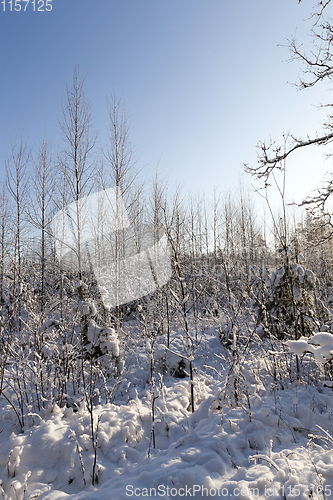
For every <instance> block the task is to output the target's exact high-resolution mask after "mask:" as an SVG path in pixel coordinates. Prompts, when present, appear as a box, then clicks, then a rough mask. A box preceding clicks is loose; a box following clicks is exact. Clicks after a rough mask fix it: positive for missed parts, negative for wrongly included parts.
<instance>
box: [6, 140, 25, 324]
mask: <svg viewBox="0 0 333 500" xmlns="http://www.w3.org/2000/svg"><path fill="white" fill-rule="evenodd" d="M29 159H30V153H29V151H28V148H27V145H25V144H24V143H23V139H22V138H21V140H20V142H19V144H18V145H12V148H11V155H10V157H9V158H8V159H7V161H6V170H7V187H8V191H9V194H10V195H11V197H12V199H13V201H14V205H15V209H14V213H13V233H14V238H13V239H14V254H13V257H12V262H13V290H14V296H13V300H14V301H15V302H16V303H17V308H16V311H17V317H18V323H17V325H18V331H19V332H20V331H21V305H22V303H21V295H22V290H21V288H22V284H23V276H22V253H23V250H22V239H23V234H24V209H25V206H24V203H25V201H26V196H27V165H28V162H29Z"/></svg>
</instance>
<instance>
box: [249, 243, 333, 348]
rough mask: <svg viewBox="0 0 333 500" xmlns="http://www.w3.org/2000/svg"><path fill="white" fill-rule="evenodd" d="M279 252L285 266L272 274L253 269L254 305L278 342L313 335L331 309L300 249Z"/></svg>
mask: <svg viewBox="0 0 333 500" xmlns="http://www.w3.org/2000/svg"><path fill="white" fill-rule="evenodd" d="M278 253H279V255H280V256H281V259H282V262H281V264H282V265H281V266H280V267H279V268H277V269H275V270H274V271H272V273H271V275H269V272H268V271H267V269H265V268H261V267H257V268H252V284H251V288H252V293H253V300H252V305H253V306H254V307H255V308H256V309H257V312H258V320H259V322H260V323H261V324H262V326H263V328H264V331H265V330H266V331H267V330H268V329H270V330H271V333H273V334H274V335H276V337H277V338H278V339H280V340H282V339H284V338H286V337H287V338H288V337H289V338H290V337H291V338H294V339H298V338H299V337H300V336H309V335H311V334H312V332H313V331H314V329H316V328H318V326H319V324H320V322H323V321H325V320H326V319H327V318H328V316H329V310H328V309H327V308H326V307H325V306H324V304H323V303H322V301H320V299H319V298H318V297H317V295H316V284H317V279H316V276H315V274H314V273H313V272H312V271H311V270H310V269H307V268H306V267H305V265H304V264H305V258H304V257H303V256H302V255H301V254H299V253H298V251H297V246H296V250H295V249H294V250H293V251H292V250H291V249H290V248H289V247H287V246H283V247H282V248H281V249H280V250H279V251H278ZM301 262H302V265H301Z"/></svg>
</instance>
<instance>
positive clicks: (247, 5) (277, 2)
mask: <svg viewBox="0 0 333 500" xmlns="http://www.w3.org/2000/svg"><path fill="white" fill-rule="evenodd" d="M13 1H15V0H13ZM51 3H52V6H53V9H52V11H51V12H34V11H33V9H32V4H31V3H30V4H29V5H28V6H27V9H26V12H22V11H21V12H15V11H13V12H9V2H8V0H6V11H5V12H3V10H2V9H3V5H2V4H0V42H1V52H0V134H1V142H0V162H1V163H0V175H1V173H2V175H4V174H3V173H4V167H3V163H4V158H5V157H6V155H7V154H8V153H9V150H10V144H11V142H15V140H17V139H19V138H20V137H21V135H23V137H24V138H25V140H27V141H28V143H29V146H31V147H33V146H34V145H35V144H36V143H38V142H39V141H40V140H41V139H42V137H43V134H44V131H45V130H46V131H47V134H48V136H49V138H50V139H52V141H53V145H54V149H56V147H57V146H58V145H61V133H60V130H59V127H58V125H57V120H58V118H59V117H60V114H61V105H62V100H63V96H64V92H65V86H66V81H70V79H71V77H72V74H73V69H74V65H75V64H78V65H79V67H80V71H81V73H82V74H85V73H87V78H86V86H85V90H86V95H87V97H88V98H89V100H90V101H91V104H92V110H93V117H94V124H95V126H96V129H97V130H98V132H99V137H100V141H101V143H105V141H106V137H107V129H108V113H107V105H106V99H107V97H108V96H110V94H111V92H112V90H113V88H114V89H115V92H116V94H117V95H118V96H121V97H122V101H123V105H124V107H125V108H126V110H127V114H128V118H129V122H130V123H131V142H132V145H133V147H134V148H135V151H136V155H137V158H138V166H140V167H141V166H142V167H143V172H144V173H145V174H146V175H147V176H148V177H149V176H151V175H153V172H154V170H155V168H156V167H157V166H158V169H159V172H160V174H161V176H162V177H164V178H166V179H168V180H169V182H170V183H171V184H174V185H176V184H180V185H181V186H183V188H185V189H188V190H191V191H202V190H205V191H206V192H207V191H211V190H212V189H213V187H214V186H218V187H219V188H220V189H222V190H223V189H229V188H236V187H237V185H238V183H239V180H240V178H242V182H243V184H249V183H250V179H249V178H248V176H243V174H242V167H241V164H242V162H250V163H251V164H255V162H256V148H255V146H256V143H257V142H258V141H259V140H263V139H269V138H273V139H279V138H280V137H281V135H282V133H283V132H287V131H288V130H291V131H293V132H294V133H295V134H299V135H302V134H303V135H305V134H307V133H309V134H313V133H314V132H315V131H316V130H320V127H321V122H322V120H323V118H324V114H323V112H322V111H321V112H319V111H318V110H317V109H316V106H315V105H318V104H319V103H320V102H325V100H328V99H329V97H326V94H327V92H328V89H327V88H324V89H323V88H319V87H318V88H314V89H311V90H309V91H307V92H305V91H304V92H297V91H296V90H295V88H294V87H292V86H291V85H288V83H287V82H288V81H295V80H296V78H297V74H298V73H299V67H298V64H297V63H292V64H288V63H287V62H286V60H287V59H288V58H289V54H288V51H287V49H286V48H284V47H281V46H280V47H279V46H278V44H281V45H285V44H286V39H287V38H288V37H290V36H291V35H293V34H295V33H296V34H297V35H298V37H299V38H300V39H301V40H302V39H303V37H304V36H305V33H306V32H307V28H308V27H309V26H310V24H311V22H310V21H305V22H304V21H303V20H304V19H306V18H308V17H309V14H310V13H311V8H312V6H313V5H314V3H313V4H312V2H302V3H301V4H300V5H299V4H298V2H297V0H251V1H249V0H232V1H226V0H181V1H180V0H117V1H115V0H94V1H93V0H52V2H51ZM305 4H307V5H305ZM309 4H310V5H309ZM311 4H312V5H311ZM322 158H323V157H322V154H321V153H320V152H319V150H318V149H315V150H314V151H313V152H310V151H307V152H304V153H302V152H301V153H299V154H298V155H297V156H295V158H294V159H293V160H291V161H290V162H289V163H288V181H289V190H290V195H291V196H293V197H294V198H295V199H296V200H299V199H300V198H301V197H302V196H304V195H306V194H307V193H308V192H309V190H311V189H313V188H314V187H316V186H317V185H319V184H320V181H321V177H322V174H323V172H324V171H325V169H326V170H327V169H329V168H330V165H329V163H328V162H326V163H325V164H323V163H322ZM243 177H244V178H243Z"/></svg>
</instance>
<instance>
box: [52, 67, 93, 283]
mask: <svg viewBox="0 0 333 500" xmlns="http://www.w3.org/2000/svg"><path fill="white" fill-rule="evenodd" d="M84 82H85V77H81V76H80V74H79V69H78V68H77V67H75V68H74V73H73V81H72V84H71V85H67V86H66V97H65V102H64V105H63V110H62V119H61V121H60V128H61V130H62V133H63V135H64V138H65V143H66V147H65V149H64V155H63V160H62V165H61V167H62V173H63V175H64V177H65V179H66V183H67V186H68V189H69V192H70V196H71V200H72V201H73V202H74V203H75V207H76V209H75V216H74V217H73V218H75V220H72V225H73V232H74V233H75V238H76V245H75V246H76V249H75V253H76V258H77V264H78V272H79V277H80V279H81V278H82V269H83V263H82V237H81V233H82V220H81V212H82V204H83V203H84V200H83V197H84V195H87V194H88V192H89V188H90V184H89V183H90V181H91V177H92V174H93V168H92V163H91V162H92V153H93V148H94V146H95V143H96V134H94V133H92V119H91V107H90V104H89V102H88V101H87V99H86V97H85V93H84ZM73 218H72V219H73Z"/></svg>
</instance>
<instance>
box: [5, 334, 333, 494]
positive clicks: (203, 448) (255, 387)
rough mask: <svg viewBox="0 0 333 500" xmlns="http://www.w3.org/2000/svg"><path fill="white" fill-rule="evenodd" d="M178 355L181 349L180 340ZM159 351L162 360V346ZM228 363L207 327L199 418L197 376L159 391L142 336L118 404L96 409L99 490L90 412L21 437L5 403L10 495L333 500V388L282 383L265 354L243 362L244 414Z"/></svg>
mask: <svg viewBox="0 0 333 500" xmlns="http://www.w3.org/2000/svg"><path fill="white" fill-rule="evenodd" d="M159 341H161V342H162V341H163V339H160V340H159ZM128 345H129V346H130V343H129V342H128ZM173 345H174V346H177V349H178V350H179V341H178V344H177V335H174V336H173V342H172V343H171V346H173ZM155 351H156V352H157V355H155V358H156V360H158V352H159V350H158V346H157V347H156V349H155ZM224 357H225V350H224V348H223V346H222V344H221V342H220V340H219V338H218V335H217V333H216V332H214V329H213V328H211V329H207V331H206V332H205V335H204V337H203V339H202V341H201V343H200V346H199V348H198V350H197V352H196V355H195V359H194V365H195V373H194V378H195V403H196V411H195V412H194V413H191V412H190V381H189V378H188V377H185V378H175V377H173V376H171V375H170V374H166V375H164V377H163V379H162V377H161V376H156V378H155V389H154V392H153V393H152V389H151V384H150V383H149V382H150V360H149V356H147V346H146V345H145V343H144V342H141V345H140V342H139V341H136V340H135V338H132V349H129V351H128V353H127V356H126V370H125V372H124V374H123V375H122V376H121V377H120V379H119V381H118V382H119V384H118V386H117V387H116V388H115V390H114V394H113V401H112V403H104V402H101V404H97V405H96V406H95V408H94V419H95V420H94V421H95V425H96V422H97V420H98V417H100V422H99V427H98V435H97V463H96V477H97V481H96V482H97V484H95V486H94V487H93V486H92V485H91V474H92V469H93V461H94V450H93V442H92V439H91V420H90V415H89V412H88V411H87V410H86V409H85V407H84V405H83V404H82V405H81V407H79V408H78V410H77V411H73V409H72V408H70V407H67V408H59V407H57V406H55V407H54V408H53V409H52V410H51V409H48V410H43V411H42V412H41V413H40V414H39V415H31V416H30V417H27V418H26V424H25V427H24V431H23V432H21V431H20V428H19V426H18V424H17V418H16V416H15V413H14V411H13V409H12V408H11V407H10V405H9V404H8V403H7V402H6V401H5V400H3V399H0V401H1V410H0V477H1V480H2V490H1V489H0V495H1V494H2V497H3V498H4V499H13V500H14V499H15V500H16V499H17V500H21V499H23V498H25V499H34V498H39V499H40V500H55V499H60V498H61V499H65V498H66V499H71V500H74V499H85V500H87V499H92V500H93V499H94V500H97V499H100V500H116V499H126V498H133V499H134V498H142V497H143V498H160V499H171V498H173V499H177V500H178V499H181V498H198V499H199V498H222V497H227V498H230V499H233V498H239V499H254V498H272V499H281V498H302V499H305V498H307V499H308V498H327V499H328V498H330V497H331V496H332V494H333V493H331V492H332V491H333V438H331V437H330V435H332V436H333V429H332V424H333V421H332V418H333V417H332V415H331V413H332V402H333V395H332V389H330V388H328V387H324V386H323V384H322V383H320V381H319V380H318V383H317V384H314V383H313V382H311V383H309V384H306V383H305V382H304V381H303V382H300V381H297V379H296V380H295V381H292V382H290V381H289V382H288V380H285V381H284V383H283V385H281V384H276V383H274V381H273V378H272V377H271V375H270V374H269V373H268V372H267V367H266V366H267V365H266V364H265V360H264V359H263V358H262V357H261V356H260V351H259V349H258V350H257V351H256V350H253V351H252V352H250V353H249V356H248V357H247V360H246V361H244V362H243V364H242V370H241V373H242V376H241V377H240V380H238V381H237V384H238V387H240V389H241V392H242V397H241V398H239V400H238V406H237V405H236V404H235V401H234V399H233V398H234V396H233V387H234V380H235V374H233V375H232V376H230V374H231V373H232V372H230V363H228V362H227V361H226V360H225V359H224ZM174 361H175V360H173V362H174ZM170 363H171V361H170ZM170 363H169V364H170ZM185 369H186V370H187V367H186V368H185ZM235 373H236V372H235ZM228 374H229V378H228ZM282 387H283V389H282ZM152 396H154V405H155V412H154V415H155V422H154V423H155V426H154V430H155V436H153V435H152V399H153V398H152ZM155 398H156V399H155ZM327 432H328V433H330V435H329V434H326V433H327ZM311 435H316V436H322V438H323V439H321V438H318V437H317V438H311ZM154 438H155V447H154Z"/></svg>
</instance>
